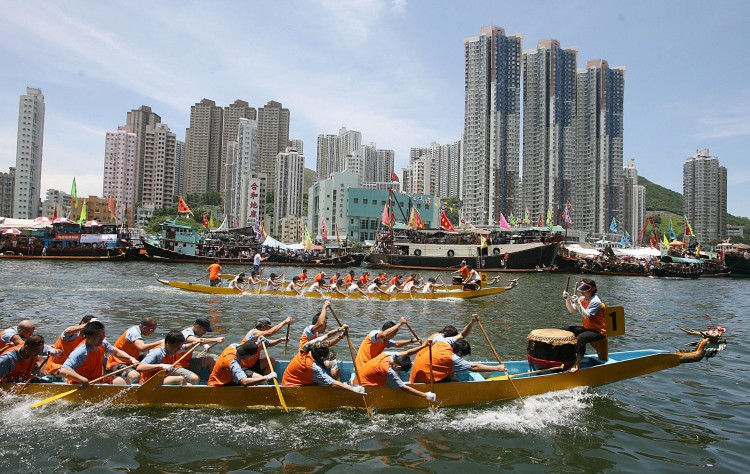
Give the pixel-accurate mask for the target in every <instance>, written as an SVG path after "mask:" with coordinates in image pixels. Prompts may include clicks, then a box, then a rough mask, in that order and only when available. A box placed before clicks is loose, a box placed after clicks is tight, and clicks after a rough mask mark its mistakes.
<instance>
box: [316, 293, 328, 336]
mask: <svg viewBox="0 0 750 474" xmlns="http://www.w3.org/2000/svg"><path fill="white" fill-rule="evenodd" d="M329 306H331V302H330V301H328V300H326V302H325V303H323V309H321V310H320V315H319V316H318V321H317V322H316V323H315V324H314V325H313V327H312V332H319V331H320V330H322V329H323V328H324V327H325V325H326V310H327V309H328V307H329Z"/></svg>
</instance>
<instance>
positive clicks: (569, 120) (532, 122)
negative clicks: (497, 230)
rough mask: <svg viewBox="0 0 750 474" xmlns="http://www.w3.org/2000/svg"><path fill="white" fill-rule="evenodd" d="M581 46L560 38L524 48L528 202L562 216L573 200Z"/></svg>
mask: <svg viewBox="0 0 750 474" xmlns="http://www.w3.org/2000/svg"><path fill="white" fill-rule="evenodd" d="M577 58H578V51H577V50H576V49H574V48H570V49H563V48H561V47H560V43H559V42H558V41H557V40H554V39H550V40H544V41H540V42H539V43H538V44H537V48H536V49H535V50H533V51H527V52H524V53H523V62H522V64H523V68H522V69H523V85H524V93H523V203H524V206H525V208H527V209H529V213H530V214H531V215H532V216H537V215H540V214H541V215H544V216H546V215H547V211H548V210H549V211H551V212H552V215H554V216H558V215H559V214H560V212H561V211H562V209H564V206H565V203H566V202H567V201H568V200H570V199H572V197H573V196H572V180H573V177H574V173H575V170H574V168H573V164H574V162H575V157H576V121H575V119H576V92H577V91H576V70H577V69H576V68H577V63H576V62H577Z"/></svg>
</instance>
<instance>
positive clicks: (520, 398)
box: [477, 318, 525, 405]
mask: <svg viewBox="0 0 750 474" xmlns="http://www.w3.org/2000/svg"><path fill="white" fill-rule="evenodd" d="M477 322H478V323H479V329H481V330H482V334H484V338H485V339H487V344H489V345H490V349H492V353H493V354H495V358H497V361H498V363H500V364H501V365H503V366H504V365H505V364H503V361H502V359H500V355H499V354H498V353H497V351H496V350H495V346H493V345H492V341H490V336H488V335H487V331H485V330H484V326H482V321H480V320H479V318H477ZM505 375H506V376H507V377H508V380H510V384H511V385H512V386H513V390H515V391H516V395H518V399H519V400H521V405H524V404H525V402H524V401H523V397H522V396H521V392H519V391H518V388H516V384H515V383H514V382H513V379H512V378H510V376H509V375H508V368H507V367H505Z"/></svg>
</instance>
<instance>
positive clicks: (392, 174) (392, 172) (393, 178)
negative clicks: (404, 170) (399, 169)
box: [391, 170, 399, 183]
mask: <svg viewBox="0 0 750 474" xmlns="http://www.w3.org/2000/svg"><path fill="white" fill-rule="evenodd" d="M391 181H395V182H397V183H398V182H399V180H398V175H397V174H396V172H395V171H393V170H391Z"/></svg>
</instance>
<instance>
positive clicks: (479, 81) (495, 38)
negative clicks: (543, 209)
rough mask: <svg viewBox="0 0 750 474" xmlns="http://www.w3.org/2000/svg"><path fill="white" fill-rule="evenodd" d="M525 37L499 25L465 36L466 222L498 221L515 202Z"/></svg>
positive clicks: (464, 137) (464, 175)
mask: <svg viewBox="0 0 750 474" xmlns="http://www.w3.org/2000/svg"><path fill="white" fill-rule="evenodd" d="M522 40H523V38H522V36H520V35H512V36H506V34H505V30H503V29H502V28H499V27H496V26H488V27H483V28H481V30H480V34H479V36H476V37H473V38H467V39H465V40H464V58H465V71H466V73H465V97H466V98H465V108H464V132H463V146H464V153H463V158H464V161H463V167H462V186H461V187H462V195H461V198H462V200H463V213H464V218H465V220H466V221H467V222H469V223H472V224H487V223H491V222H495V221H496V220H497V219H498V218H499V215H500V213H501V212H504V213H506V214H507V213H509V212H510V211H512V210H514V209H516V207H517V203H516V200H517V189H516V188H517V184H518V181H519V158H520V157H519V153H520V125H521V99H520V97H521V46H522Z"/></svg>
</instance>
